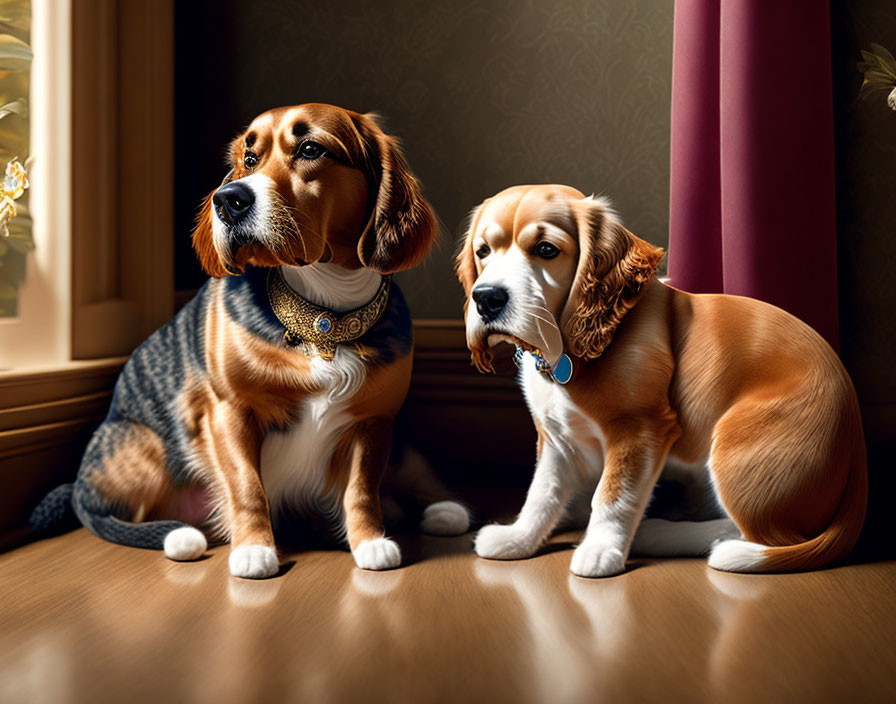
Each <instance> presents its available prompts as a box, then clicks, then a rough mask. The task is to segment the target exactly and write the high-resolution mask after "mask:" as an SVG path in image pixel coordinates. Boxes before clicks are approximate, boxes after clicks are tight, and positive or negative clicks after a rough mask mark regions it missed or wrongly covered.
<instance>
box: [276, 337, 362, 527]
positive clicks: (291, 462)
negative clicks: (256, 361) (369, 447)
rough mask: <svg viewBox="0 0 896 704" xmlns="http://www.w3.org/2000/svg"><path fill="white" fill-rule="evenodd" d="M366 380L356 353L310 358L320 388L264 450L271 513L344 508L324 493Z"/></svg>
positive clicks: (326, 511) (340, 349)
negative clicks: (332, 461)
mask: <svg viewBox="0 0 896 704" xmlns="http://www.w3.org/2000/svg"><path fill="white" fill-rule="evenodd" d="M366 376H367V372H366V369H365V366H364V363H363V362H362V361H361V359H360V358H359V357H358V355H357V354H356V353H355V352H354V351H353V350H350V349H347V348H344V347H337V349H336V356H335V357H334V358H333V361H332V362H327V361H326V360H323V359H321V358H320V357H314V358H313V359H312V360H311V378H312V381H313V383H314V385H315V386H316V387H319V388H320V389H321V390H320V391H319V392H318V393H315V394H312V395H311V396H307V397H306V398H304V399H303V400H302V401H301V402H300V403H299V407H298V409H297V417H298V419H299V420H298V422H297V423H296V424H295V425H293V426H292V427H291V428H289V429H288V430H285V431H270V432H268V434H267V435H266V436H265V438H264V442H263V444H262V446H261V479H262V482H263V484H264V488H265V492H266V493H267V495H268V501H269V502H270V504H271V512H272V514H274V515H276V514H277V512H278V510H280V509H284V508H290V509H296V510H299V511H302V510H308V509H311V510H314V511H318V512H321V513H324V514H329V515H332V514H336V513H338V512H339V511H340V510H341V507H340V506H339V503H338V502H339V497H338V496H337V495H336V494H334V493H332V492H328V491H327V490H326V477H327V468H328V467H329V464H330V459H331V458H332V456H333V449H334V448H335V446H336V442H337V440H338V439H339V437H340V436H341V435H342V434H343V433H344V432H345V430H346V429H347V427H348V426H349V424H350V423H351V422H352V416H351V415H350V414H349V413H348V408H349V406H350V405H351V402H352V399H353V398H354V397H355V396H356V395H357V393H358V391H359V390H360V389H361V387H362V386H363V384H364V380H365V378H366Z"/></svg>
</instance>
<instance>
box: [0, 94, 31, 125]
mask: <svg viewBox="0 0 896 704" xmlns="http://www.w3.org/2000/svg"><path fill="white" fill-rule="evenodd" d="M7 115H18V116H19V117H28V101H27V100H25V99H24V98H19V99H18V100H13V101H12V102H11V103H6V105H0V120H2V119H3V118H4V117H6V116H7Z"/></svg>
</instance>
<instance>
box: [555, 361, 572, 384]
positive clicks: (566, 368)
mask: <svg viewBox="0 0 896 704" xmlns="http://www.w3.org/2000/svg"><path fill="white" fill-rule="evenodd" d="M551 376H552V377H554V381H556V382H557V383H558V384H566V383H567V382H568V381H569V380H570V379H572V360H571V359H570V358H569V355H566V354H564V355H563V356H562V357H560V359H558V360H557V364H555V365H554V368H553V369H552V370H551Z"/></svg>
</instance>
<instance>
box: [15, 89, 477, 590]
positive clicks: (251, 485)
mask: <svg viewBox="0 0 896 704" xmlns="http://www.w3.org/2000/svg"><path fill="white" fill-rule="evenodd" d="M230 155H231V168H232V171H231V174H230V175H229V177H228V180H227V183H225V184H224V185H222V186H221V187H220V188H218V189H216V190H215V192H214V193H212V194H211V195H210V196H209V197H208V199H207V200H206V202H205V206H204V208H203V210H202V212H201V213H200V216H199V219H198V223H197V227H196V230H195V232H194V235H193V243H194V245H195V249H196V251H197V253H198V255H199V258H200V260H201V262H202V264H203V266H204V268H205V269H206V271H207V272H208V273H209V274H211V275H212V277H213V278H212V279H211V280H210V281H209V282H208V283H207V284H206V285H205V286H204V287H203V288H202V289H201V290H200V291H199V293H198V294H197V295H196V297H195V298H194V299H193V300H191V301H190V302H189V303H188V304H187V305H186V306H185V307H184V308H183V310H181V311H180V312H179V313H178V314H177V316H175V318H174V319H173V320H171V321H170V322H169V323H167V324H166V325H165V326H164V327H163V328H161V329H160V330H158V331H157V332H156V333H154V334H153V335H152V336H151V337H150V338H149V339H148V340H147V341H146V342H145V343H143V344H142V345H141V346H140V347H139V348H138V349H137V350H136V351H135V352H134V354H133V356H132V357H131V359H130V360H129V361H128V363H127V365H126V366H125V368H124V370H123V371H122V374H121V376H120V378H119V380H118V383H117V384H116V388H115V396H114V399H113V402H112V407H111V409H110V411H109V415H108V417H107V418H106V420H105V421H104V422H103V424H102V425H101V426H100V428H99V429H98V430H97V432H96V434H95V435H94V437H93V439H92V440H91V442H90V445H89V447H88V449H87V452H86V454H85V457H84V460H83V462H82V465H81V469H80V472H79V474H78V478H77V480H76V482H75V484H74V486H73V487H72V485H66V486H63V487H60V488H59V489H57V490H55V491H54V492H52V493H51V494H50V495H49V496H48V497H47V499H45V500H44V502H43V503H42V504H41V506H39V507H38V509H36V511H35V513H34V514H33V515H32V520H31V524H32V527H33V528H35V529H38V530H39V529H41V528H46V527H47V525H48V524H51V523H52V522H53V518H54V517H58V516H59V514H60V513H61V512H60V510H59V509H60V506H62V505H63V504H65V503H66V502H67V501H68V499H69V497H70V499H71V502H70V503H71V506H73V508H74V510H75V513H76V514H77V517H78V518H79V519H80V521H81V522H82V523H83V524H84V525H85V526H87V527H88V528H89V529H90V530H92V531H93V532H94V533H96V534H97V535H99V536H100V537H103V538H105V539H107V540H111V541H114V542H118V543H122V544H126V545H133V546H137V547H145V548H157V549H164V550H165V554H166V555H167V556H168V557H170V558H172V559H175V560H191V559H196V558H198V557H200V555H202V553H203V552H204V551H205V549H206V546H207V542H206V535H211V536H212V537H217V538H222V539H226V540H229V541H230V543H231V553H230V571H231V573H232V574H233V575H235V576H238V577H250V578H258V577H267V576H270V575H273V574H275V573H276V572H277V570H278V558H277V552H276V549H275V544H274V535H273V531H272V522H271V514H272V513H273V515H274V517H275V518H276V517H277V516H279V515H281V514H283V513H292V512H302V513H305V512H313V513H317V514H323V515H325V516H327V517H329V518H331V519H332V520H333V523H334V525H335V528H336V530H337V531H344V535H345V536H346V537H347V539H348V544H349V546H350V547H351V550H352V553H353V555H354V558H355V561H356V562H357V564H358V566H359V567H362V568H367V569H374V570H378V569H386V568H390V567H395V566H397V565H398V564H399V562H400V559H401V557H400V551H399V548H398V546H397V545H396V544H395V542H394V541H392V540H390V539H388V538H386V537H385V535H384V527H383V517H382V511H381V504H380V493H379V492H380V481H381V479H382V478H383V474H384V470H385V469H386V465H387V460H388V458H389V453H390V446H391V439H392V421H393V418H394V416H395V415H396V413H397V412H398V410H399V408H400V406H401V405H402V402H403V401H404V398H405V394H406V393H407V389H408V384H409V382H410V375H411V352H412V347H413V341H412V327H411V319H410V315H409V312H408V309H407V306H406V304H405V302H404V299H403V298H402V295H401V292H400V291H399V289H398V288H397V287H396V286H395V285H391V286H390V279H389V277H388V276H387V275H389V274H391V273H392V272H395V271H399V270H402V269H407V268H409V267H412V266H414V265H416V264H418V263H419V262H420V261H421V260H422V259H423V257H424V256H425V255H426V253H427V251H428V250H429V248H430V245H431V244H432V241H433V238H434V237H435V234H436V229H437V228H436V221H435V217H434V215H433V213H432V210H431V209H430V206H429V204H428V203H427V202H426V201H425V200H424V198H423V196H422V194H421V189H420V186H419V183H418V182H417V180H416V179H415V178H414V176H413V175H412V174H411V172H410V170H409V169H408V167H407V164H406V163H405V160H404V157H403V156H402V154H401V152H400V150H399V148H398V145H397V143H396V141H395V140H394V139H393V138H391V137H389V136H388V135H386V134H384V133H383V131H382V130H381V129H380V128H379V126H378V125H377V123H376V122H375V120H374V119H373V118H372V117H371V116H367V115H361V114H358V113H354V112H351V111H349V110H343V109H341V108H337V107H333V106H330V105H320V104H307V105H299V106H296V107H288V108H280V109H276V110H271V111H269V112H266V113H264V114H262V115H260V116H258V117H257V118H256V119H255V120H253V121H252V123H251V124H250V125H249V127H248V128H247V129H246V130H245V131H244V132H243V133H242V134H241V135H239V136H238V137H237V138H236V139H235V140H234V141H233V143H232V145H231V148H230ZM303 321H304V322H303ZM303 325H304V326H305V327H302V326H303ZM426 488H427V489H428V494H429V495H428V497H427V498H428V500H433V499H438V498H439V496H438V495H439V494H440V493H441V494H444V492H442V491H441V490H440V488H439V487H438V486H437V485H435V484H433V483H429V484H428V486H427V487H426ZM468 525H469V519H468V515H467V512H466V510H465V509H464V508H463V507H462V506H460V505H459V504H456V503H454V502H452V501H448V500H441V501H438V500H437V501H436V502H435V503H433V504H432V505H430V506H428V507H427V508H426V509H425V511H424V512H423V523H422V527H423V529H424V530H427V531H428V532H432V533H438V534H458V533H463V532H465V531H466V530H467V527H468Z"/></svg>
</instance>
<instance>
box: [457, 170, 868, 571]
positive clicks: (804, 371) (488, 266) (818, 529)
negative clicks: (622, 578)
mask: <svg viewBox="0 0 896 704" xmlns="http://www.w3.org/2000/svg"><path fill="white" fill-rule="evenodd" d="M662 256H663V250H662V249H660V248H658V247H654V246H653V245H651V244H649V243H648V242H645V241H644V240H642V239H639V238H638V237H636V236H635V235H633V234H632V233H631V232H629V231H628V230H626V229H625V228H624V227H622V225H621V224H620V223H619V221H618V220H617V219H616V217H615V216H614V214H613V212H612V211H611V209H610V208H609V206H608V205H607V203H606V202H604V201H603V200H601V199H596V198H592V197H588V198H586V197H584V196H583V194H582V193H580V192H579V191H577V190H575V189H573V188H569V187H566V186H518V187H515V188H509V189H507V190H505V191H502V192H500V193H498V194H497V195H495V196H494V197H492V198H489V199H488V200H486V201H485V202H484V203H482V204H481V205H480V206H479V207H477V208H476V209H475V210H474V211H473V213H472V216H471V226H470V228H469V231H468V232H467V234H466V238H465V240H464V243H463V249H462V250H461V252H460V255H459V256H458V259H457V273H458V276H459V278H460V280H461V282H462V283H463V285H464V288H465V290H466V293H467V296H468V297H469V300H468V303H467V306H466V330H467V343H468V345H469V347H470V349H471V351H472V354H473V359H474V362H475V364H476V365H477V366H478V367H479V368H480V369H481V370H488V369H490V368H491V351H490V348H491V347H493V346H494V345H496V344H498V343H499V342H501V341H507V342H511V343H514V344H516V345H517V346H518V347H519V348H521V350H524V352H521V353H520V354H519V355H518V356H519V358H520V359H521V370H520V380H521V385H522V388H523V391H524V393H525V397H526V401H527V403H528V406H529V409H530V411H531V413H532V417H533V419H534V421H535V425H536V428H537V430H538V438H539V440H538V462H537V466H536V468H535V474H534V478H533V480H532V484H531V486H530V488H529V492H528V495H527V498H526V501H525V504H524V506H523V508H522V511H521V513H520V514H519V516H518V518H517V519H516V521H515V522H514V523H513V524H511V525H490V526H486V527H485V528H483V529H482V530H481V531H480V532H479V534H478V536H477V538H476V552H477V553H478V554H479V555H481V556H482V557H487V558H493V559H516V558H522V557H527V556H530V555H532V554H533V553H535V552H536V551H537V550H538V549H539V547H540V546H541V545H542V543H543V542H544V541H545V540H546V538H547V537H548V536H549V534H550V533H551V531H552V530H553V529H554V528H555V526H556V525H557V524H558V522H559V521H560V519H561V518H562V517H563V516H564V511H565V509H566V508H567V507H568V506H570V505H572V504H571V499H572V498H573V496H574V494H575V493H576V492H577V491H578V490H583V489H584V490H587V491H589V492H590V491H592V490H593V497H592V498H591V502H590V504H591V505H590V518H589V519H588V524H587V530H586V532H585V536H584V538H583V540H582V543H581V544H580V545H579V546H578V547H577V548H576V550H575V553H574V555H573V558H572V564H571V569H572V571H573V572H574V573H575V574H577V575H581V576H585V577H600V576H606V575H612V574H616V573H618V572H621V571H622V570H623V569H624V567H625V561H626V559H627V557H628V554H629V550H630V549H634V550H635V551H636V552H641V553H644V554H651V555H658V556H659V555H698V554H707V553H708V554H709V564H710V565H711V566H712V567H715V568H717V569H720V570H727V571H734V572H757V571H785V570H806V569H813V568H818V567H821V566H823V565H826V564H829V563H831V562H834V561H836V560H839V559H841V558H843V557H844V556H845V555H846V554H847V553H848V552H849V551H850V549H851V548H852V547H853V545H854V543H855V541H856V539H857V537H858V535H859V532H860V530H861V527H862V522H863V519H864V514H865V504H866V496H867V471H866V460H865V445H864V440H863V436H862V426H861V419H860V415H859V405H858V401H857V398H856V394H855V391H854V389H853V386H852V383H851V381H850V379H849V376H848V375H847V373H846V370H845V369H844V368H843V366H842V364H841V363H840V361H839V359H838V358H837V355H836V354H835V353H834V351H833V350H832V349H831V348H830V347H829V346H828V345H827V344H826V343H825V342H824V340H823V339H822V338H821V337H820V336H819V335H818V334H816V333H815V332H814V331H813V330H812V329H810V328H809V326H807V325H805V324H804V323H802V322H801V321H799V320H797V319H796V318H794V317H793V316H792V315H789V314H788V313H786V312H784V311H783V310H780V309H779V308H776V307H774V306H771V305H768V304H766V303H762V302H759V301H756V300H752V299H748V298H740V297H735V296H728V295H691V294H688V293H685V292H683V291H679V290H676V289H674V288H672V287H671V286H668V285H665V284H664V283H662V282H661V281H659V280H658V279H657V278H656V277H655V275H654V272H655V270H656V267H657V264H658V263H659V261H660V259H661V258H662ZM564 355H566V357H565V358H564ZM570 366H571V372H572V374H571V379H567V377H568V376H569V374H568V372H569V371H570ZM561 368H563V373H562V374H560V375H559V376H556V377H555V374H553V373H552V371H551V370H558V369H561ZM558 378H559V379H560V381H564V382H567V381H568V383H566V384H565V385H564V384H562V383H560V382H558V380H557V379H558ZM661 475H663V477H666V478H673V479H681V480H684V481H687V482H691V483H693V484H696V485H697V487H698V488H702V489H703V490H705V496H706V497H708V498H710V499H711V500H712V501H713V503H715V504H716V506H715V509H716V513H715V515H717V516H718V518H716V519H714V520H705V521H702V522H693V521H666V520H662V519H647V520H645V521H643V522H641V519H642V515H643V513H644V510H645V507H646V505H647V503H648V501H649V499H650V497H651V492H652V489H653V487H654V484H655V482H656V481H657V479H658V478H659V477H660V476H661ZM595 485H596V488H595ZM693 493H694V492H692V494H693ZM696 494H698V495H699V491H698V492H696ZM693 508H695V509H696V510H697V512H700V511H701V510H702V507H693ZM639 522H641V523H640V527H639ZM636 529H637V534H636ZM633 539H634V547H633V545H632V541H633Z"/></svg>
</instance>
